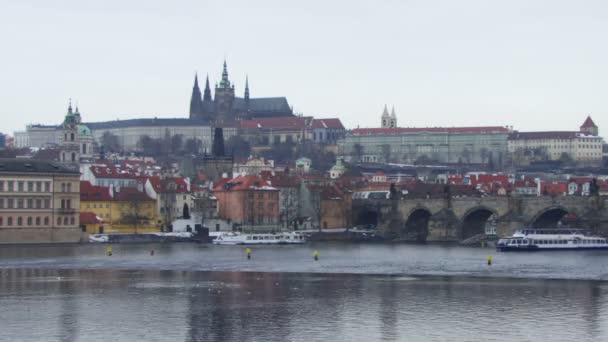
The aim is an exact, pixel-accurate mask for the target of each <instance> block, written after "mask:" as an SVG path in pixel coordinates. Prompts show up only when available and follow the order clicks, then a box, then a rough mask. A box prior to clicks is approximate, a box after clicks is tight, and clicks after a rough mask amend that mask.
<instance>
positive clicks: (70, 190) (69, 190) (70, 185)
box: [67, 183, 72, 192]
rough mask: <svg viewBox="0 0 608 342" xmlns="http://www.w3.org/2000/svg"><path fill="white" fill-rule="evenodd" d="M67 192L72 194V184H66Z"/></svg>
mask: <svg viewBox="0 0 608 342" xmlns="http://www.w3.org/2000/svg"><path fill="white" fill-rule="evenodd" d="M67 186H68V192H72V183H68V185H67Z"/></svg>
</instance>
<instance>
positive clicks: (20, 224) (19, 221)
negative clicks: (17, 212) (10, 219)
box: [17, 216, 23, 226]
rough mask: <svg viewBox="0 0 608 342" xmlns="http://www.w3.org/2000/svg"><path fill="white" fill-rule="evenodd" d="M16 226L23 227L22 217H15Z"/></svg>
mask: <svg viewBox="0 0 608 342" xmlns="http://www.w3.org/2000/svg"><path fill="white" fill-rule="evenodd" d="M17 225H18V226H22V225H23V217H21V216H19V217H17Z"/></svg>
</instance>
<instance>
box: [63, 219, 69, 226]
mask: <svg viewBox="0 0 608 342" xmlns="http://www.w3.org/2000/svg"><path fill="white" fill-rule="evenodd" d="M63 225H64V226H67V225H68V218H67V217H64V218H63Z"/></svg>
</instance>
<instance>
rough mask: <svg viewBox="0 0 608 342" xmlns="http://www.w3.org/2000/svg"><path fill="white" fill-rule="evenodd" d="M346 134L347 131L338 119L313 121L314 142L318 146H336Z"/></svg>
mask: <svg viewBox="0 0 608 342" xmlns="http://www.w3.org/2000/svg"><path fill="white" fill-rule="evenodd" d="M345 134H346V129H344V125H342V121H340V119H338V118H332V119H313V120H312V140H313V141H314V142H315V143H317V144H327V145H336V143H337V142H338V140H340V139H342V138H344V135H345Z"/></svg>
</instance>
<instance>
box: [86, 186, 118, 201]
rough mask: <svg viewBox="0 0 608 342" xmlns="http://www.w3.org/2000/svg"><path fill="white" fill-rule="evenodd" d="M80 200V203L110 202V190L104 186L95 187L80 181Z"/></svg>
mask: <svg viewBox="0 0 608 342" xmlns="http://www.w3.org/2000/svg"><path fill="white" fill-rule="evenodd" d="M80 200H81V201H111V200H112V196H110V188H108V187H106V186H96V185H93V184H91V182H89V181H80Z"/></svg>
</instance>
